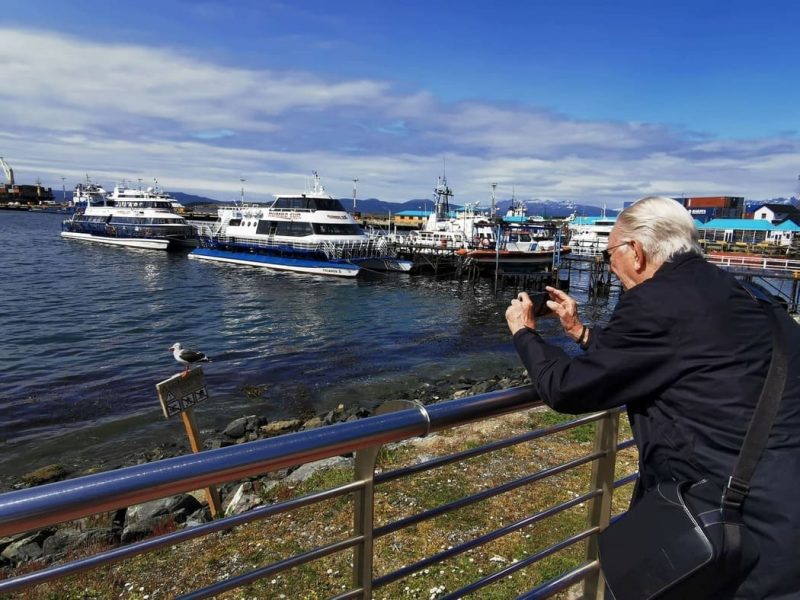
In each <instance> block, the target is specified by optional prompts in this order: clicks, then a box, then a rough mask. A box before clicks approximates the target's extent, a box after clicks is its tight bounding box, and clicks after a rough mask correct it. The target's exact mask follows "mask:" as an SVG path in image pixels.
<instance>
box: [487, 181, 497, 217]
mask: <svg viewBox="0 0 800 600" xmlns="http://www.w3.org/2000/svg"><path fill="white" fill-rule="evenodd" d="M496 189H497V184H496V183H493V184H492V212H491V214H490V215H489V216H490V217H492V218H494V215H495V195H494V192H495V190H496Z"/></svg>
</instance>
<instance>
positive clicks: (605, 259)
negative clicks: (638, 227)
mask: <svg viewBox="0 0 800 600" xmlns="http://www.w3.org/2000/svg"><path fill="white" fill-rule="evenodd" d="M632 241H633V240H628V241H627V242H622V243H621V244H617V245H616V246H611V247H609V248H606V249H605V250H603V251H602V252H601V254H602V255H603V262H606V263H608V262H611V251H612V250H615V249H616V248H619V247H621V246H627V245H628V244H630V243H631V242H632Z"/></svg>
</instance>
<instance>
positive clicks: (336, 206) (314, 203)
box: [308, 198, 345, 212]
mask: <svg viewBox="0 0 800 600" xmlns="http://www.w3.org/2000/svg"><path fill="white" fill-rule="evenodd" d="M308 201H309V206H308V207H309V208H311V209H313V210H334V211H337V212H345V210H344V206H342V203H341V202H339V201H338V200H336V199H335V198H309V199H308Z"/></svg>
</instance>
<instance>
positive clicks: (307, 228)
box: [256, 220, 314, 237]
mask: <svg viewBox="0 0 800 600" xmlns="http://www.w3.org/2000/svg"><path fill="white" fill-rule="evenodd" d="M256 233H257V234H261V235H285V236H291V237H303V236H306V235H311V234H312V233H314V232H313V231H312V230H311V223H303V222H301V221H265V220H261V221H259V222H258V228H257V229H256Z"/></svg>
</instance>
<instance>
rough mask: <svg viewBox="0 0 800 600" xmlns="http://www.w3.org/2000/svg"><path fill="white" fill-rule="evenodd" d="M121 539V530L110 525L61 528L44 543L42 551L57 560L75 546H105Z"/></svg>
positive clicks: (47, 556) (49, 557)
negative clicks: (83, 529)
mask: <svg viewBox="0 0 800 600" xmlns="http://www.w3.org/2000/svg"><path fill="white" fill-rule="evenodd" d="M118 539H119V531H118V530H114V529H111V528H108V527H95V528H92V529H88V530H87V531H80V530H78V529H70V528H67V529H59V530H58V531H56V532H55V533H54V534H53V535H51V536H50V537H48V538H47V539H45V540H44V542H43V543H42V552H43V553H44V556H45V557H46V558H48V559H51V560H55V559H59V558H63V556H64V555H65V554H66V553H67V552H69V551H70V550H73V549H75V548H81V547H85V546H99V547H100V549H101V550H102V549H103V548H104V547H105V546H109V545H112V544H115V543H116V542H117V541H118Z"/></svg>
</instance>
